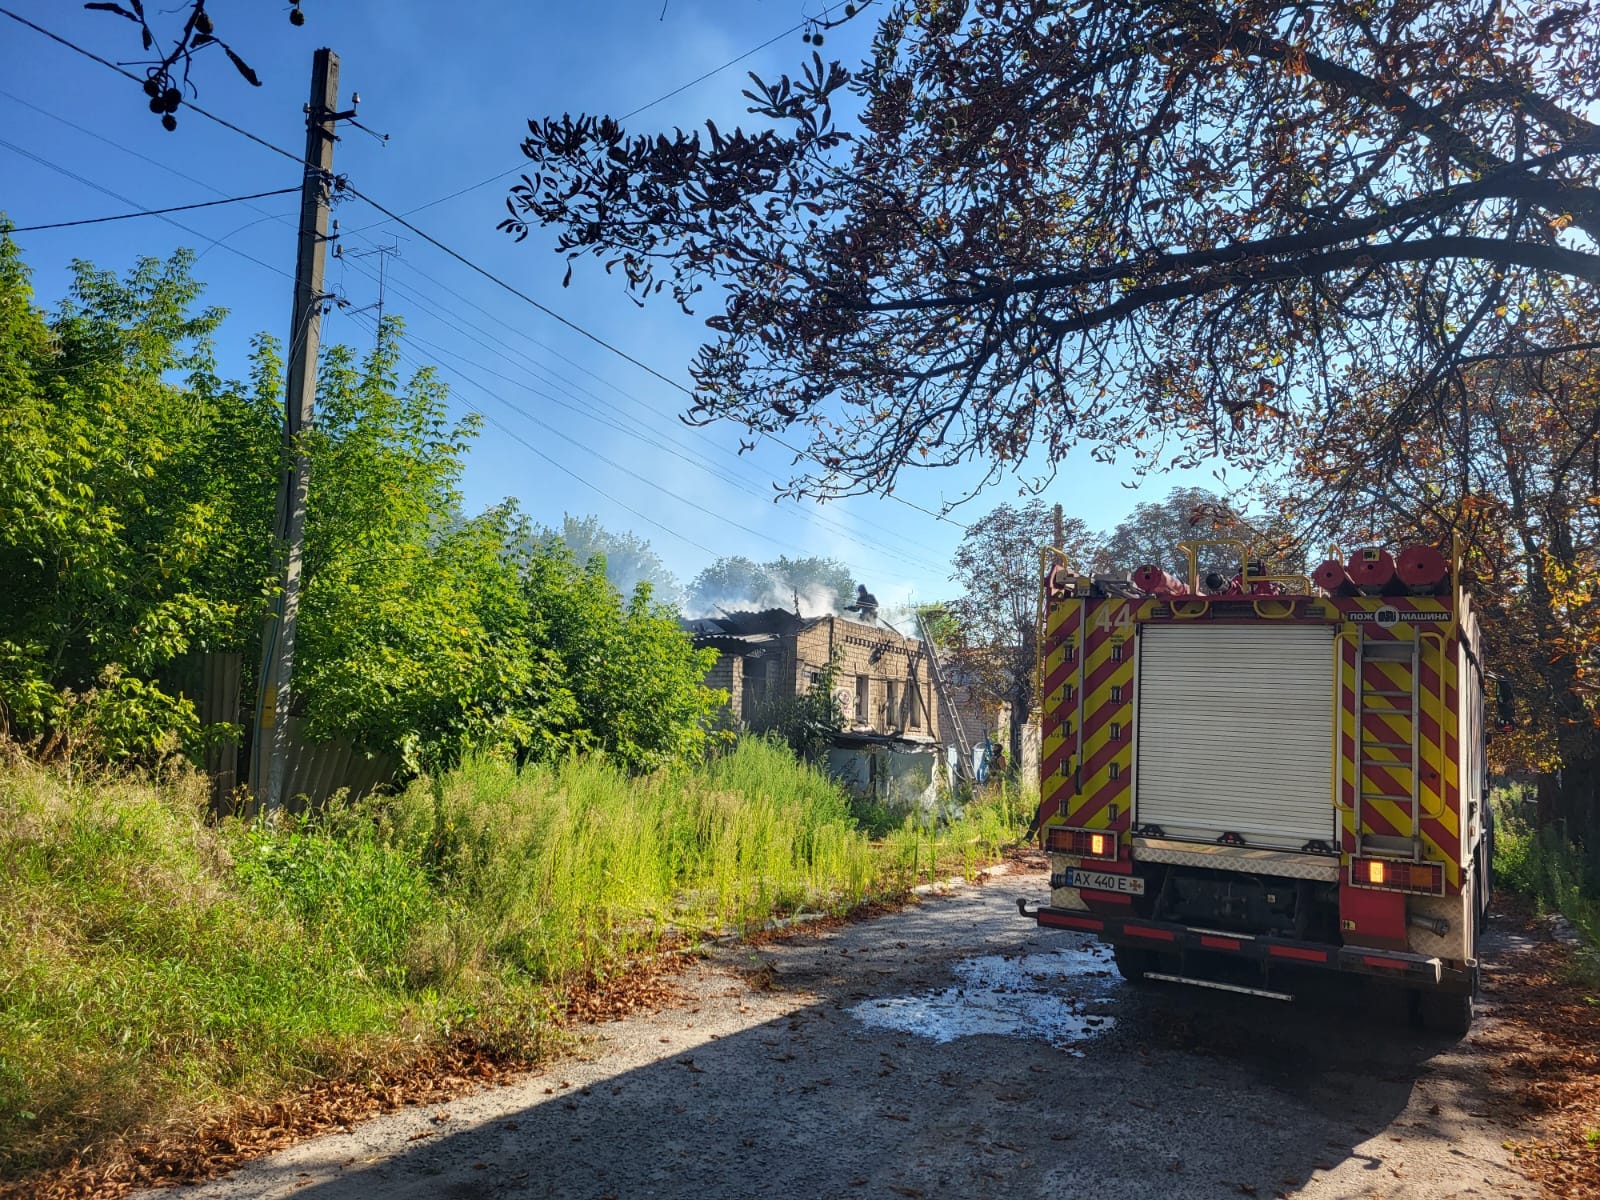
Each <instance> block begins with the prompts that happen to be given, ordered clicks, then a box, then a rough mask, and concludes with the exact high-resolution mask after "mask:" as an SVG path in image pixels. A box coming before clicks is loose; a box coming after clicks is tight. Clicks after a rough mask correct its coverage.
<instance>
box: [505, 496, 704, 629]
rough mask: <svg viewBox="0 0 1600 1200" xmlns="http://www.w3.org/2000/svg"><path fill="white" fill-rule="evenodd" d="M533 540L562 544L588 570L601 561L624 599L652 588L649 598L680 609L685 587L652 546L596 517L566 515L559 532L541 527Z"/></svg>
mask: <svg viewBox="0 0 1600 1200" xmlns="http://www.w3.org/2000/svg"><path fill="white" fill-rule="evenodd" d="M534 537H535V538H536V539H537V540H538V541H539V542H541V543H549V542H553V541H557V540H559V541H562V542H565V543H566V546H567V549H569V550H571V551H572V557H573V560H574V561H575V562H577V563H578V564H579V565H580V566H588V565H589V563H590V561H591V560H592V559H594V558H597V557H598V558H600V559H601V560H602V561H603V562H604V564H605V566H604V570H605V576H606V579H607V580H609V581H610V583H611V586H612V587H614V588H616V589H617V591H619V592H621V593H622V594H623V595H624V596H631V595H633V593H634V590H635V589H636V588H637V587H638V586H639V585H640V584H641V583H648V584H649V585H650V594H651V595H652V596H654V597H655V598H656V599H657V600H658V601H660V602H661V603H662V604H667V605H671V606H673V607H677V606H679V605H680V604H682V602H683V585H682V584H680V583H679V582H678V580H677V577H676V576H675V575H673V573H672V572H671V571H670V570H668V569H667V565H666V563H664V562H662V561H661V556H660V555H659V554H657V553H656V552H655V551H654V550H653V549H651V547H650V543H649V542H648V541H646V540H645V539H644V538H642V537H639V536H638V535H637V534H634V533H629V532H628V531H626V530H624V531H622V532H620V533H618V532H613V531H612V530H609V529H607V528H606V527H605V526H604V525H602V524H600V519H599V518H598V517H595V516H586V517H575V516H573V515H572V514H571V513H566V514H564V515H563V516H562V518H561V528H560V529H546V528H544V527H543V526H540V527H538V528H536V529H535V530H534Z"/></svg>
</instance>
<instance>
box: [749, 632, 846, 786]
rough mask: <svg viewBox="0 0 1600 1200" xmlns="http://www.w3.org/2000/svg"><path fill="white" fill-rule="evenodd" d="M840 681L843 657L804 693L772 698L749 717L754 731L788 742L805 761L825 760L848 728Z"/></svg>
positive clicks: (831, 664)
mask: <svg viewBox="0 0 1600 1200" xmlns="http://www.w3.org/2000/svg"><path fill="white" fill-rule="evenodd" d="M838 681H839V655H838V654H837V653H836V654H835V655H834V658H833V661H832V662H830V663H829V664H828V665H827V666H826V667H824V668H823V669H822V670H820V671H818V672H817V677H816V678H815V679H814V680H812V682H811V686H810V687H809V688H808V689H807V690H806V691H803V692H798V693H796V694H793V695H785V696H781V697H778V698H773V697H772V696H769V697H768V698H767V699H766V700H764V701H763V702H761V703H760V704H759V705H758V706H757V707H756V710H755V711H754V712H753V713H751V714H750V715H749V718H748V723H749V726H750V729H751V730H752V731H753V732H755V733H763V734H767V735H769V736H771V737H775V738H777V739H779V740H780V741H782V742H784V743H785V744H786V745H787V746H788V747H789V749H791V750H793V751H794V752H795V753H796V754H798V755H800V756H801V757H802V758H805V759H809V760H811V761H813V762H815V761H817V760H819V759H821V758H822V756H823V754H824V752H826V750H827V748H828V747H829V746H830V745H832V744H833V742H834V739H835V738H836V737H837V736H838V734H839V731H840V730H842V729H843V728H844V714H843V713H842V712H841V711H840V709H839V702H838V700H837V699H836V698H835V697H834V687H835V686H836V685H837V683H838Z"/></svg>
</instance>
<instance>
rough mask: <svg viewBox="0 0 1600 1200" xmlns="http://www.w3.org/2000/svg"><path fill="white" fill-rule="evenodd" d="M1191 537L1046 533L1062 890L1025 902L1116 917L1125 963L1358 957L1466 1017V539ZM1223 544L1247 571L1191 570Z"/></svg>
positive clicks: (1265, 976) (1047, 724)
mask: <svg viewBox="0 0 1600 1200" xmlns="http://www.w3.org/2000/svg"><path fill="white" fill-rule="evenodd" d="M1183 549H1184V552H1185V554H1186V555H1187V557H1188V559H1189V569H1188V577H1187V578H1186V579H1183V578H1175V577H1173V576H1172V575H1169V574H1167V573H1166V572H1164V571H1162V570H1159V569H1157V568H1155V567H1141V568H1140V569H1139V570H1137V571H1135V572H1134V573H1133V575H1132V577H1131V578H1128V577H1123V578H1105V577H1100V578H1087V577H1084V576H1080V575H1078V574H1077V573H1076V572H1075V571H1074V570H1073V569H1072V567H1071V565H1070V564H1069V563H1068V562H1067V561H1066V559H1065V557H1064V556H1063V555H1061V554H1059V553H1057V552H1050V553H1048V554H1047V555H1046V559H1045V563H1044V568H1045V569H1044V572H1043V575H1044V578H1043V587H1042V589H1041V599H1040V608H1041V624H1042V631H1043V635H1042V638H1041V643H1042V645H1041V663H1040V670H1041V681H1040V682H1041V687H1040V697H1041V701H1040V703H1041V711H1042V721H1043V730H1042V732H1043V749H1042V753H1041V756H1040V808H1039V818H1040V820H1039V826H1040V836H1041V838H1042V841H1043V845H1044V848H1045V849H1046V851H1048V853H1049V854H1050V856H1051V857H1050V861H1051V877H1050V889H1051V890H1050V903H1049V905H1048V906H1041V907H1039V908H1037V909H1030V908H1028V906H1027V904H1026V903H1025V902H1023V901H1019V902H1018V906H1019V908H1021V909H1022V911H1023V913H1024V915H1025V916H1029V917H1033V918H1035V919H1037V921H1038V922H1039V924H1040V925H1043V926H1049V927H1051V928H1058V929H1070V930H1078V931H1082V932H1087V933H1093V934H1095V935H1097V936H1098V937H1100V938H1101V939H1102V940H1104V941H1106V942H1108V943H1110V945H1111V946H1112V948H1113V952H1114V956H1115V960H1116V964H1117V967H1118V969H1119V970H1120V971H1121V973H1122V974H1123V975H1124V976H1126V977H1128V978H1129V979H1161V980H1170V981H1174V982H1182V983H1196V984H1200V985H1202V986H1207V987H1220V988H1224V989H1227V990H1234V991H1243V992H1252V993H1256V994H1264V995H1270V996H1277V997H1279V998H1283V999H1291V998H1292V993H1290V992H1287V991H1283V990H1281V988H1282V987H1283V986H1284V985H1283V984H1282V983H1281V982H1280V981H1281V980H1283V979H1284V978H1285V977H1286V976H1288V975H1292V974H1294V973H1296V972H1299V973H1301V976H1302V978H1303V973H1304V972H1305V971H1306V970H1308V969H1309V970H1316V969H1321V970H1325V971H1340V972H1355V973H1358V974H1361V975H1365V976H1369V977H1371V978H1373V979H1375V980H1378V981H1382V982H1383V983H1385V984H1386V985H1387V988H1386V989H1385V990H1386V991H1387V990H1393V991H1400V990H1403V991H1404V993H1405V994H1406V996H1407V999H1408V1001H1409V1003H1410V1008H1411V1013H1412V1016H1413V1018H1414V1019H1416V1020H1419V1021H1421V1022H1422V1023H1425V1024H1427V1025H1430V1026H1433V1027H1435V1028H1439V1029H1442V1030H1447V1031H1451V1032H1458V1033H1460V1032H1465V1031H1466V1029H1467V1027H1468V1025H1469V1024H1470V1023H1471V1020H1472V1003H1473V1000H1472V998H1473V993H1474V992H1475V991H1476V989H1477V960H1476V957H1475V954H1476V943H1477V937H1478V930H1479V927H1480V925H1481V923H1482V921H1483V918H1484V915H1485V911H1486V908H1487V905H1488V901H1489V890H1490V862H1489V859H1490V849H1491V842H1490V839H1491V837H1492V827H1491V816H1490V812H1489V807H1488V788H1487V760H1486V757H1485V752H1484V737H1485V707H1486V706H1485V694H1484V687H1485V679H1486V675H1485V670H1484V666H1483V650H1482V645H1481V643H1480V640H1479V634H1478V623H1477V620H1476V618H1475V617H1474V615H1473V612H1472V606H1471V604H1470V602H1469V599H1468V596H1467V594H1466V593H1465V592H1464V591H1463V590H1462V589H1461V585H1460V570H1459V562H1458V561H1457V560H1456V559H1455V557H1454V556H1452V558H1451V559H1449V560H1447V559H1446V558H1445V556H1444V555H1443V554H1441V553H1440V552H1439V551H1438V550H1435V549H1434V548H1432V547H1429V546H1410V547H1407V548H1405V549H1404V550H1402V551H1401V552H1400V553H1399V554H1398V555H1396V556H1391V555H1390V554H1389V553H1388V552H1386V551H1384V550H1380V549H1370V550H1361V551H1358V552H1357V553H1356V554H1354V555H1353V556H1351V557H1350V559H1349V560H1348V561H1342V558H1343V556H1342V555H1336V557H1333V558H1330V559H1329V560H1328V561H1327V562H1324V563H1323V564H1322V565H1321V566H1319V567H1318V568H1317V569H1316V571H1315V572H1313V574H1312V576H1311V577H1303V576H1282V575H1269V574H1267V573H1266V572H1265V569H1264V568H1263V567H1262V565H1261V564H1260V563H1255V562H1251V561H1249V560H1248V558H1247V555H1246V551H1245V547H1244V546H1243V545H1241V544H1239V543H1234V542H1191V543H1186V544H1185V545H1184V547H1183ZM1207 554H1209V555H1213V556H1215V555H1219V554H1226V555H1227V556H1228V559H1229V561H1231V562H1235V563H1237V564H1238V571H1237V573H1236V574H1233V575H1232V576H1231V577H1227V576H1225V575H1224V574H1223V573H1217V572H1212V573H1210V574H1208V575H1207V576H1206V577H1205V578H1201V573H1200V565H1199V564H1200V562H1201V558H1202V555H1207ZM1230 963H1231V966H1230V965H1229V964H1230ZM1213 968H1217V969H1213ZM1287 968H1294V969H1295V970H1294V971H1293V972H1291V971H1288V970H1286V969H1287Z"/></svg>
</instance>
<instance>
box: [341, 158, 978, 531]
mask: <svg viewBox="0 0 1600 1200" xmlns="http://www.w3.org/2000/svg"><path fill="white" fill-rule="evenodd" d="M345 191H346V192H348V193H349V194H350V195H352V196H354V197H356V199H358V200H365V201H366V202H367V203H368V204H370V205H371V206H372V207H373V208H375V209H377V210H378V211H379V212H381V213H383V214H384V215H385V216H387V217H388V218H389V219H390V220H392V221H394V222H396V223H397V224H399V225H400V226H401V227H402V228H405V229H408V230H410V231H411V232H412V233H414V234H416V235H417V236H418V237H419V238H421V239H422V240H423V241H425V242H427V243H428V244H429V245H430V246H433V247H434V248H435V249H437V250H440V251H443V252H444V253H445V254H447V255H449V256H450V257H451V258H453V259H455V260H456V261H457V262H459V263H461V264H462V265H463V266H465V267H467V268H469V269H470V270H472V271H475V272H477V273H478V274H479V275H482V276H483V277H484V278H485V279H487V280H489V281H490V282H492V283H495V284H497V285H499V286H500V287H502V288H504V289H505V290H506V291H508V292H510V293H511V294H512V295H513V296H517V297H518V298H520V299H522V300H525V301H526V302H527V303H529V304H531V305H533V307H534V308H536V309H538V310H539V311H540V312H542V313H545V314H546V315H547V316H550V317H553V318H554V319H555V320H557V321H559V322H560V323H561V324H563V325H565V326H567V327H568V328H569V329H572V330H575V331H576V332H578V333H580V334H582V335H583V336H584V337H586V338H588V339H589V340H590V341H592V342H594V343H596V344H597V345H600V346H603V347H604V348H605V349H607V350H609V351H611V352H612V353H613V354H615V355H617V356H618V357H619V358H622V359H625V360H626V361H628V362H630V363H632V364H633V365H634V366H636V367H638V368H639V369H640V370H642V371H644V372H646V373H647V374H650V375H654V376H655V377H656V378H657V379H659V380H661V382H662V383H665V384H667V385H668V386H669V387H673V388H676V389H677V390H678V391H680V392H682V393H683V394H684V395H686V396H689V397H690V398H693V397H694V389H693V388H689V387H685V386H684V385H683V384H681V383H679V382H678V381H677V380H675V379H672V378H670V377H668V376H666V375H663V374H662V373H661V372H660V371H658V370H656V369H655V368H654V367H652V366H649V365H648V364H646V363H643V362H640V361H639V360H638V359H637V358H635V357H633V355H631V354H629V353H628V352H627V351H626V350H623V349H621V348H619V347H617V346H614V345H612V343H610V342H608V341H606V340H605V339H604V338H602V337H601V336H600V335H599V334H596V333H591V332H589V330H587V329H585V328H584V327H583V326H581V325H579V324H577V323H576V322H574V321H569V320H568V319H567V318H566V317H563V316H562V315H561V314H560V313H558V312H556V311H555V310H554V309H551V308H548V307H547V306H545V305H543V304H541V303H539V301H537V300H535V299H534V298H533V297H532V296H530V295H528V293H526V292H524V291H522V290H521V289H520V288H518V287H515V286H513V285H512V284H509V283H507V282H506V281H505V280H504V279H501V278H500V277H499V276H498V275H496V274H494V272H492V271H490V270H488V269H487V268H485V267H480V266H479V265H478V264H477V263H475V262H473V261H472V260H471V259H470V258H468V257H467V256H466V255H464V254H462V253H460V252H459V251H457V250H453V249H451V248H450V247H449V246H447V245H445V244H444V243H443V242H441V241H440V240H439V239H438V238H436V237H434V236H433V235H432V234H430V233H428V232H426V231H425V230H422V229H419V228H418V227H417V226H416V225H413V224H412V223H411V222H410V221H408V220H406V219H405V218H404V217H402V216H401V215H400V214H398V213H396V212H394V211H393V210H391V209H389V208H386V207H385V206H384V205H382V204H379V203H378V202H377V201H376V200H374V199H373V198H372V197H371V196H368V195H367V194H366V193H364V192H362V191H361V190H360V189H359V188H357V187H355V186H353V185H349V184H347V185H346V186H345ZM762 436H764V437H767V438H770V439H771V440H772V441H773V442H775V443H776V444H777V445H779V446H782V447H783V448H784V449H785V450H788V451H789V452H790V453H792V454H795V455H798V456H799V457H801V458H805V459H808V460H810V461H811V462H817V461H818V460H817V457H816V455H814V454H812V453H811V452H810V451H807V450H802V449H800V448H799V447H797V446H794V445H791V444H790V443H788V442H786V441H784V440H783V439H782V438H780V437H778V436H777V435H776V434H773V433H764V434H763V435H762ZM883 496H884V499H886V500H893V501H895V502H896V503H898V504H903V505H905V506H906V507H907V508H913V509H916V510H917V511H918V512H922V513H925V514H927V515H928V516H930V517H933V518H934V519H935V520H939V521H944V522H946V523H948V524H951V525H955V526H956V527H958V528H959V529H961V530H962V531H964V532H965V531H967V526H966V525H964V524H962V523H961V522H960V521H957V520H954V519H953V518H951V517H950V516H948V515H947V514H945V513H938V512H934V511H933V510H932V509H931V508H924V507H923V506H922V505H920V504H917V503H916V502H914V501H911V500H906V499H904V498H902V497H899V496H896V495H895V494H894V493H893V492H885V493H883Z"/></svg>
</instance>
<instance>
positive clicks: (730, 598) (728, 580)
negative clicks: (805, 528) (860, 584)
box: [686, 555, 856, 617]
mask: <svg viewBox="0 0 1600 1200" xmlns="http://www.w3.org/2000/svg"><path fill="white" fill-rule="evenodd" d="M797 597H798V600H799V604H800V608H801V612H802V614H803V615H805V616H808V617H814V616H818V615H820V614H822V613H826V612H835V611H837V610H839V609H841V608H843V607H844V606H845V605H847V604H854V603H855V598H856V581H855V580H854V579H853V578H852V577H851V574H850V568H849V567H847V566H845V565H844V564H843V563H842V562H839V561H837V560H836V559H832V558H820V557H816V556H812V557H808V558H787V557H784V556H782V555H780V556H779V557H777V558H775V559H773V560H772V561H771V562H764V563H758V562H755V561H754V560H753V559H748V558H744V557H742V556H738V555H734V556H730V557H726V558H719V559H717V560H716V562H714V563H712V564H711V565H710V566H709V567H707V568H706V569H705V570H703V571H701V572H700V574H698V575H696V576H695V577H694V580H693V581H692V582H691V583H690V584H689V591H688V596H687V600H686V603H687V607H688V609H689V611H690V612H693V613H709V612H712V611H713V610H715V609H717V608H723V609H728V610H730V611H737V610H739V609H751V608H754V609H763V608H787V609H791V610H792V609H793V608H794V606H795V603H796V598H797Z"/></svg>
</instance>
